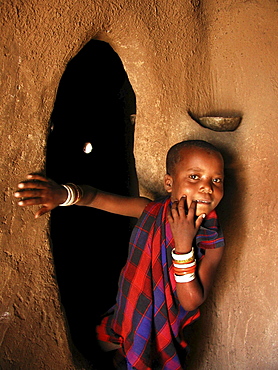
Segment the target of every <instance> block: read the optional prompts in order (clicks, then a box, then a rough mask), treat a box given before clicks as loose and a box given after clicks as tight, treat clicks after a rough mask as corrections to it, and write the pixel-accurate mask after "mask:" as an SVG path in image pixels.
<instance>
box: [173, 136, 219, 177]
mask: <svg viewBox="0 0 278 370" xmlns="http://www.w3.org/2000/svg"><path fill="white" fill-rule="evenodd" d="M184 148H201V149H205V150H209V151H214V152H217V153H219V154H220V155H221V156H222V154H221V152H220V150H219V149H218V148H216V147H215V146H214V145H213V144H210V143H208V142H207V141H204V140H185V141H181V142H180V143H177V144H175V145H173V146H172V147H171V148H170V149H169V151H168V153H167V157H166V172H167V174H168V175H171V174H173V172H174V169H175V166H176V165H177V164H178V163H179V161H180V160H181V155H180V154H181V150H182V149H184Z"/></svg>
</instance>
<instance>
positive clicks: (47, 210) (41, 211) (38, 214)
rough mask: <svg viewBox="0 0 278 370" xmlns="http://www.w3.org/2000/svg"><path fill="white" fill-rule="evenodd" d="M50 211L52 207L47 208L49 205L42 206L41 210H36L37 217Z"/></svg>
mask: <svg viewBox="0 0 278 370" xmlns="http://www.w3.org/2000/svg"><path fill="white" fill-rule="evenodd" d="M49 211H50V209H49V208H47V207H41V208H40V209H39V210H38V212H36V214H35V218H39V217H40V216H42V215H44V214H46V213H47V212H49Z"/></svg>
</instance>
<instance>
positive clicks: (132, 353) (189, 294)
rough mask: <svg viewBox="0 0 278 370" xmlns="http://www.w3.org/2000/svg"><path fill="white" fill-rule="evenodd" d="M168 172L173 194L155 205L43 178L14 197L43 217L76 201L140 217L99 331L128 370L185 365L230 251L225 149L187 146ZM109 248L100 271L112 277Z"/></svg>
mask: <svg viewBox="0 0 278 370" xmlns="http://www.w3.org/2000/svg"><path fill="white" fill-rule="evenodd" d="M166 168H167V174H166V175H165V179H164V187H165V190H166V191H167V192H168V193H169V196H167V197H165V198H163V199H160V200H158V201H155V202H151V201H150V200H149V199H146V198H143V197H134V198H132V197H130V198H129V197H123V196H117V195H114V194H110V193H105V192H102V191H99V190H97V189H95V188H92V187H90V186H87V185H82V186H76V185H74V184H66V185H58V184H56V183H55V182H53V181H52V180H49V179H47V178H45V177H42V176H40V175H38V174H31V175H29V176H28V177H27V178H28V180H26V181H23V182H21V183H20V184H19V185H18V187H19V190H18V191H17V192H16V193H15V197H17V198H21V200H20V201H19V203H18V204H19V205H20V206H29V205H36V204H42V208H40V210H39V211H38V212H37V213H36V217H39V216H40V215H42V214H44V213H46V212H48V211H50V210H51V209H53V208H55V207H56V206H58V205H71V204H77V205H82V206H89V207H95V208H98V209H102V210H105V211H108V212H112V213H118V214H121V215H126V216H131V217H136V218H139V220H138V222H137V225H136V226H135V228H134V230H133V232H132V235H131V239H130V247H129V256H128V259H127V263H126V265H125V267H124V268H123V270H122V272H121V275H120V279H119V289H118V294H117V299H116V304H115V306H114V307H112V308H111V310H109V311H108V313H107V315H106V316H105V317H104V319H103V320H102V322H101V324H100V325H99V326H98V327H97V334H98V338H99V340H100V343H102V347H103V348H104V349H105V350H115V351H116V352H117V357H118V358H119V359H120V360H119V363H120V362H121V363H122V362H123V361H122V360H123V359H124V363H125V366H126V368H127V369H138V370H147V369H151V370H154V369H165V370H166V369H169V370H170V369H171V370H172V369H182V368H184V355H183V354H184V352H185V351H184V349H185V348H186V346H187V343H186V342H185V340H184V336H183V329H184V328H185V327H186V326H187V325H189V324H191V323H192V322H193V321H195V320H196V319H197V318H198V317H199V315H200V313H199V309H198V307H199V306H200V305H201V304H202V303H203V302H204V301H205V299H206V298H207V295H208V292H209V290H210V288H211V286H212V283H213V278H214V275H215V272H216V269H217V266H218V264H219V262H220V260H221V257H222V253H223V248H222V247H223V246H224V239H223V235H222V232H221V230H220V229H219V226H218V221H217V216H216V212H215V208H216V207H217V205H218V204H219V202H220V201H221V199H222V197H223V180H224V162H223V158H222V155H221V154H220V152H219V151H218V149H216V148H215V147H214V146H213V145H211V144H209V143H207V142H204V141H201V140H197V141H195V140H189V141H183V142H181V143H178V144H176V145H174V146H173V147H172V148H171V149H170V150H169V152H168V154H167V161H166ZM103 249H104V253H103V260H102V261H101V266H102V269H101V273H108V274H109V271H105V259H106V258H109V256H107V255H106V254H105V246H103ZM121 356H122V357H121ZM116 366H120V365H116ZM117 368H119V367H117Z"/></svg>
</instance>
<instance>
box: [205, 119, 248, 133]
mask: <svg viewBox="0 0 278 370" xmlns="http://www.w3.org/2000/svg"><path fill="white" fill-rule="evenodd" d="M199 122H200V124H201V125H202V126H204V127H206V128H209V129H210V130H213V131H234V130H236V129H237V128H238V126H239V124H240V122H241V117H215V116H206V117H200V118H199Z"/></svg>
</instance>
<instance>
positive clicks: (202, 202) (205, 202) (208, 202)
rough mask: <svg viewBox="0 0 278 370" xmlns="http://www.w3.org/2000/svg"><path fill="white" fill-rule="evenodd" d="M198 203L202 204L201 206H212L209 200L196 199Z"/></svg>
mask: <svg viewBox="0 0 278 370" xmlns="http://www.w3.org/2000/svg"><path fill="white" fill-rule="evenodd" d="M196 202H197V203H201V204H210V203H211V201H209V200H201V199H196Z"/></svg>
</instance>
